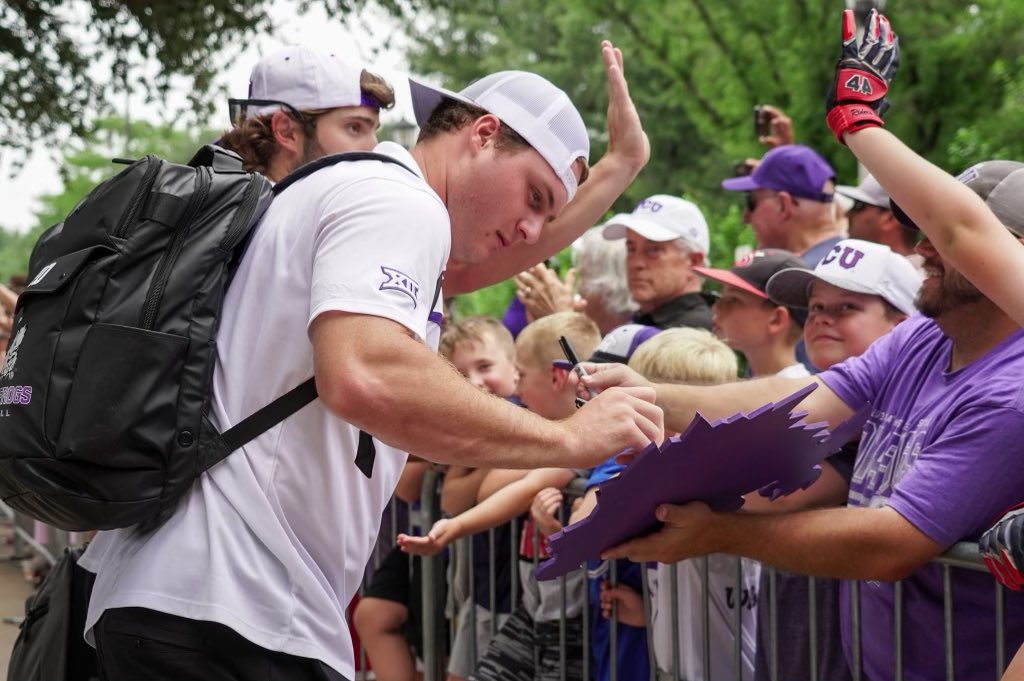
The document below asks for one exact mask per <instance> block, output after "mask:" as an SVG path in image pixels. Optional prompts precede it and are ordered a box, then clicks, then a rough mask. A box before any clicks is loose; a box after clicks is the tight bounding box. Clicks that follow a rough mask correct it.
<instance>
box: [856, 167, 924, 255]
mask: <svg viewBox="0 0 1024 681" xmlns="http://www.w3.org/2000/svg"><path fill="white" fill-rule="evenodd" d="M836 193H837V194H842V195H843V196H845V197H847V198H849V199H853V207H851V208H850V209H849V210H848V211H846V216H847V218H848V219H849V221H850V238H851V239H863V240H864V241H874V242H875V243H876V244H882V245H884V246H888V247H889V248H890V249H892V251H893V252H894V253H899V254H900V255H905V256H907V257H908V258H911V260H912V261H914V260H920V258H917V257H916V256H915V255H914V245H915V244H916V243H917V232H916V231H915V230H911V229H906V228H905V227H903V225H901V224H900V223H899V220H897V219H896V216H894V215H893V213H892V210H890V208H889V194H888V192H886V191H885V189H883V188H882V185H880V184H878V180H876V179H875V178H874V176H872V175H868V176H867V177H865V178H864V181H863V182H861V183H860V184H859V185H857V186H856V187H851V186H849V185H845V184H841V185H839V186H837V187H836Z"/></svg>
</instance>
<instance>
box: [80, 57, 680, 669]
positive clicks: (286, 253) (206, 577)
mask: <svg viewBox="0 0 1024 681" xmlns="http://www.w3.org/2000/svg"><path fill="white" fill-rule="evenodd" d="M603 48H604V49H603V52H604V58H605V63H606V66H607V68H608V70H609V74H610V75H611V76H612V77H615V76H618V77H619V78H621V61H620V59H621V57H620V56H619V55H618V54H617V53H616V51H615V50H614V48H613V47H612V46H611V45H610V44H608V43H605V45H604V46H603ZM620 85H621V86H622V87H623V88H624V81H623V82H621V83H620ZM413 95H414V97H413V99H414V104H415V109H416V114H417V119H418V121H419V123H420V125H421V127H422V131H421V134H420V139H419V141H418V142H417V144H416V146H415V147H414V148H413V149H412V150H411V151H407V150H405V149H403V148H402V147H400V146H398V145H397V144H394V143H391V142H384V143H381V144H379V145H377V146H376V147H375V151H376V152H377V154H379V155H380V156H379V157H378V158H374V159H367V160H358V161H349V162H344V163H333V164H331V163H329V162H323V163H321V164H320V166H319V167H318V169H317V170H316V171H315V172H309V173H308V174H306V175H305V176H303V177H302V178H301V179H299V180H297V181H295V180H293V181H292V184H291V185H290V186H288V187H287V188H286V189H285V190H284V191H282V192H281V193H279V194H278V195H277V197H276V198H275V200H274V202H273V204H272V205H271V206H270V208H269V209H268V210H267V212H266V213H265V215H264V217H263V218H262V221H261V223H260V224H259V226H258V228H257V229H256V230H255V232H254V236H253V238H252V241H251V242H250V244H249V247H248V249H247V251H246V253H245V256H244V258H243V259H242V261H241V263H240V264H239V267H238V270H237V272H236V274H235V278H234V279H233V281H232V285H231V287H230V288H229V290H228V293H227V299H226V300H225V305H224V313H223V316H222V318H221V327H220V330H219V332H218V335H217V355H218V361H217V365H216V368H215V371H214V377H213V395H212V410H211V411H212V413H211V418H212V419H213V420H214V422H215V424H216V425H217V427H219V428H220V429H222V430H223V429H226V428H229V427H231V426H233V425H235V424H237V423H239V422H240V421H241V420H242V419H243V418H244V417H246V416H248V415H249V414H251V413H252V412H253V411H255V410H256V409H257V408H259V407H261V406H263V405H265V404H267V403H269V402H271V401H272V400H273V399H275V398H276V397H278V396H279V395H282V394H284V393H285V392H287V391H289V390H290V389H291V388H293V387H294V386H296V385H299V384H301V383H303V382H304V381H306V380H307V379H308V378H310V377H311V376H315V378H316V389H317V393H318V395H319V399H318V400H314V401H313V402H312V403H310V404H308V405H306V406H305V407H303V408H302V409H300V410H299V411H298V412H296V413H295V414H294V415H293V416H291V417H289V418H287V419H285V420H284V421H282V422H281V423H280V424H279V425H277V426H275V427H274V428H272V429H270V430H269V431H267V432H266V433H264V434H263V435H260V436H259V437H257V438H255V439H254V440H252V441H251V442H249V443H248V444H246V445H245V446H243V447H242V448H240V449H239V450H238V451H236V452H234V453H233V454H232V455H231V456H230V457H228V458H227V459H225V460H224V461H223V462H221V463H220V464H218V465H217V466H214V467H213V468H211V469H210V470H209V471H207V472H206V473H204V474H203V475H202V476H201V477H199V478H197V481H196V483H195V484H194V486H193V487H192V489H191V490H190V491H189V493H188V494H186V495H185V496H184V497H183V499H182V501H181V502H180V504H179V506H178V508H177V510H176V511H175V513H174V515H172V516H171V517H170V518H169V519H168V520H167V522H166V523H164V524H163V525H161V526H160V527H158V528H156V529H155V530H153V531H151V532H149V533H147V534H143V533H140V532H138V531H136V530H135V529H134V528H128V529H124V530H115V531H111V532H102V533H100V534H99V535H97V537H96V539H95V540H94V541H93V543H92V544H91V545H90V547H89V550H88V552H87V553H86V554H85V556H84V557H83V559H82V561H83V562H84V563H86V564H87V565H86V567H87V568H88V569H90V570H92V571H94V572H96V583H95V588H94V590H93V593H92V599H91V601H90V604H89V614H88V618H87V623H86V627H87V635H88V636H89V637H90V638H93V637H94V638H95V642H96V644H97V653H98V657H99V665H100V669H101V672H100V673H101V678H103V679H107V680H115V679H116V680H120V679H137V678H146V679H221V678H224V679H228V678H230V679H236V678H247V679H248V678H282V679H289V680H291V679H332V680H336V679H344V678H348V679H351V678H354V654H353V651H352V647H351V639H350V637H349V635H348V626H347V623H346V620H345V608H346V606H347V605H348V604H349V602H350V600H351V598H352V596H353V594H354V593H355V591H356V589H357V588H358V585H359V582H360V580H361V578H362V574H363V570H364V567H365V565H366V561H367V559H368V557H369V553H370V550H371V547H372V546H373V542H374V539H375V537H376V535H377V531H378V527H379V523H380V518H381V513H382V511H383V509H384V506H385V505H386V504H387V502H388V499H389V498H390V497H391V494H392V492H393V491H394V488H395V484H396V481H397V479H398V476H399V473H400V472H401V470H402V468H403V466H404V464H405V461H406V454H405V452H414V453H415V454H416V455H418V456H421V457H424V458H427V459H430V460H433V461H439V462H447V463H453V464H458V465H462V466H484V467H505V468H536V467H546V466H552V467H572V468H587V467H590V466H592V465H594V464H596V463H597V462H599V461H602V460H604V459H607V458H608V457H609V456H611V455H612V454H614V453H615V452H617V451H620V450H622V449H626V448H634V449H642V448H643V447H645V446H646V445H647V444H648V443H649V441H651V440H655V441H660V440H661V439H662V437H663V428H662V422H661V411H660V409H658V408H657V407H656V406H655V405H654V404H653V397H654V395H653V392H652V391H650V390H647V389H640V390H633V389H625V390H612V391H608V392H606V393H605V394H603V395H599V396H597V397H596V398H594V399H593V400H591V401H590V402H589V403H588V404H587V405H586V406H584V407H583V408H582V409H580V410H579V411H577V412H576V413H575V414H574V415H573V416H572V417H571V418H569V419H565V420H563V421H558V422H555V421H548V420H545V419H542V418H540V417H537V416H535V415H531V414H529V413H526V412H525V411H524V410H522V409H519V408H517V407H514V406H512V405H511V404H510V403H507V402H506V401H504V400H495V399H493V398H491V397H489V396H487V395H485V394H484V393H482V392H480V391H479V390H477V389H476V388H474V387H473V386H471V385H470V384H469V383H468V382H466V381H465V380H464V379H463V378H462V377H461V376H460V375H459V374H458V372H456V371H455V370H454V369H453V368H452V367H451V365H449V364H447V363H445V362H444V361H443V360H442V359H440V358H439V357H438V356H437V354H436V348H437V342H438V336H439V326H438V324H439V322H440V320H441V299H442V296H441V291H440V283H441V274H442V272H443V270H444V268H445V265H446V263H447V262H448V261H449V259H452V260H454V261H457V262H465V263H471V264H480V263H483V262H485V261H487V259H488V258H490V257H492V256H493V255H494V254H496V253H499V252H501V251H502V250H504V249H507V248H509V247H511V246H512V245H513V244H516V243H518V242H527V243H531V242H536V241H537V239H538V237H539V235H540V233H541V231H542V229H543V228H544V226H545V224H546V223H547V222H548V221H549V220H550V219H551V218H553V217H554V216H555V215H557V214H558V213H559V211H561V210H562V208H564V207H565V205H566V203H568V202H569V201H570V200H571V199H572V197H573V195H574V194H575V193H576V189H577V187H578V185H579V184H580V183H581V182H582V181H583V180H584V179H585V178H586V175H587V156H588V152H589V141H588V137H587V130H586V127H585V126H584V124H583V120H582V118H581V117H580V115H579V113H578V112H577V111H576V109H575V108H574V106H573V104H572V102H570V100H569V98H568V97H567V96H566V94H565V93H564V92H563V91H562V90H560V89H558V88H557V87H555V86H554V85H553V84H551V83H550V82H548V81H547V80H545V79H543V78H541V77H540V76H537V75H535V74H532V73H527V72H521V71H509V72H502V73H496V74H492V75H490V76H487V77H485V78H483V79H481V80H479V81H477V82H476V83H474V84H472V85H470V86H469V87H467V88H466V89H464V90H462V91H461V92H458V93H455V92H449V91H446V90H442V89H439V88H431V87H428V86H426V85H423V84H419V83H416V84H414V90H413ZM307 168H309V166H307ZM253 291H258V292H259V295H253ZM453 422H458V423H459V424H460V427H459V428H458V429H452V428H450V427H449V424H451V423H453ZM467 432H468V433H472V434H473V436H472V437H471V438H467V437H466V436H465V433H467ZM168 653H173V654H168Z"/></svg>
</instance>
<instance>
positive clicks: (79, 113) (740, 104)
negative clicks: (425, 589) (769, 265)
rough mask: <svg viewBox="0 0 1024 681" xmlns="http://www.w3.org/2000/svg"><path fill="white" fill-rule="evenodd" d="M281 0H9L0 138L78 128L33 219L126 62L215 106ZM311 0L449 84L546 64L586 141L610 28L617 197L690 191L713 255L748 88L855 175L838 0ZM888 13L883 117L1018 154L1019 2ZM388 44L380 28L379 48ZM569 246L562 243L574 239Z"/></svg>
mask: <svg viewBox="0 0 1024 681" xmlns="http://www.w3.org/2000/svg"><path fill="white" fill-rule="evenodd" d="M270 4H271V0H242V1H229V0H206V1H204V2H197V1H196V0H182V1H180V2H173V3H170V2H167V3H153V2H138V1H136V0H71V1H67V0H6V2H4V3H3V4H0V147H6V148H15V149H17V148H22V149H24V148H27V147H28V146H29V145H30V144H33V143H36V142H37V141H38V140H40V139H42V140H53V139H61V138H63V137H66V136H67V135H68V132H69V131H70V132H71V133H73V136H74V139H75V141H73V142H72V143H71V144H70V145H69V146H68V150H67V153H68V154H69V155H67V156H66V161H65V164H64V166H65V173H66V177H65V180H66V181H67V182H68V185H67V187H66V189H65V191H64V192H62V193H61V194H60V195H57V196H53V197H47V199H46V200H45V201H44V208H43V213H44V215H42V216H41V218H40V224H41V225H43V224H47V223H48V221H52V220H53V219H56V218H58V217H59V216H62V215H63V214H65V213H66V212H67V210H68V209H70V207H71V206H72V205H74V203H75V201H77V198H78V197H79V196H81V194H82V193H84V191H85V190H86V189H87V188H88V187H90V186H91V184H92V183H94V182H96V181H98V179H99V178H100V176H101V175H102V174H103V170H104V169H106V170H108V171H109V170H110V168H109V167H108V166H106V161H105V160H101V159H105V158H106V153H105V150H106V149H110V148H113V147H115V146H116V144H115V142H114V141H111V140H107V141H106V142H105V141H104V135H111V134H115V133H114V131H113V130H112V129H111V130H107V131H106V132H104V130H103V128H102V125H98V126H97V129H96V130H95V132H90V131H89V128H90V125H91V123H92V121H91V119H90V115H92V116H95V115H97V114H96V113H95V112H96V111H101V110H102V106H100V104H102V103H103V102H104V101H105V100H106V99H107V98H108V97H109V95H110V94H111V93H112V92H113V91H115V90H117V89H118V87H120V86H121V85H120V84H122V83H123V82H124V81H125V80H126V74H128V71H127V69H128V68H129V67H130V65H132V64H140V63H147V64H154V63H155V65H156V68H157V76H156V78H155V79H153V80H152V81H147V82H145V83H135V84H133V85H134V86H135V87H141V88H145V89H146V91H147V92H149V93H151V94H152V95H153V96H158V95H160V94H161V93H162V92H165V91H166V89H167V87H168V86H169V84H170V80H171V78H172V77H173V76H183V77H184V78H185V80H186V82H187V83H189V84H190V86H191V89H190V91H189V92H190V95H189V97H190V101H189V105H190V107H191V109H192V110H193V111H194V112H196V117H197V118H198V117H201V116H202V115H204V113H207V112H208V108H206V107H207V106H208V97H209V95H210V93H209V89H210V87H209V86H210V82H211V80H210V79H211V76H212V73H211V71H210V69H211V68H212V64H214V63H215V60H213V59H211V56H212V55H214V54H215V53H217V52H219V51H221V50H223V49H226V50H227V51H231V50H238V49H239V48H240V46H241V45H242V44H243V43H244V41H243V38H244V37H246V36H248V35H253V34H255V33H256V32H258V31H264V30H270V29H272V27H271V26H270V25H269V19H268V18H267V12H266V10H267V9H268V7H269V6H270ZM312 6H322V7H324V8H325V9H326V11H327V13H328V14H329V15H330V16H332V17H335V18H337V19H339V20H345V21H365V20H367V19H366V18H367V17H369V16H371V15H372V13H384V14H386V15H388V16H390V17H391V18H392V19H394V20H396V22H397V24H398V25H399V27H400V31H396V34H395V35H398V34H399V33H405V34H406V35H408V36H409V40H408V44H409V45H411V47H410V48H409V54H408V55H407V57H408V61H409V63H410V64H411V65H412V67H411V70H412V71H413V72H415V73H418V74H426V75H434V76H436V77H439V78H440V79H441V80H442V81H443V82H444V83H445V84H446V85H448V86H452V87H455V88H460V87H462V86H464V85H465V84H466V83H468V82H470V81H472V80H473V79H475V78H478V77H480V76H482V75H484V74H486V73H489V72H492V71H497V70H502V69H509V68H525V69H530V70H533V71H536V72H538V73H541V74H543V75H545V76H547V77H548V78H550V79H551V80H552V81H553V82H555V83H557V84H558V85H560V86H561V87H563V88H564V89H565V90H566V91H567V92H568V93H569V95H570V96H571V97H572V98H573V100H574V101H575V102H576V104H577V106H578V108H579V109H580V111H581V112H583V114H584V117H585V119H586V121H587V123H588V125H589V126H590V128H591V130H592V131H593V152H592V159H593V160H596V159H597V158H598V157H599V156H600V155H601V153H603V151H604V147H605V144H606V138H605V137H604V134H603V131H604V120H603V117H604V108H605V106H606V101H607V100H606V95H605V83H604V71H603V68H602V64H601V60H600V50H599V43H600V40H601V39H602V38H609V39H611V40H613V41H614V42H615V44H616V45H617V46H619V47H620V48H622V50H623V52H624V54H625V60H626V75H627V77H628V79H629V81H630V87H631V93H632V95H633V98H634V100H635V101H636V104H637V108H638V109H639V111H640V114H641V116H642V118H643V120H644V124H645V128H646V130H647V132H648V135H649V136H650V139H651V146H652V157H651V162H650V164H649V165H648V166H647V168H646V169H645V170H644V171H643V173H641V175H640V177H639V178H638V179H637V181H636V182H635V183H634V184H633V186H631V187H630V188H629V190H628V191H627V192H626V193H625V195H624V196H623V197H621V198H620V199H619V200H618V202H617V203H616V205H615V210H625V211H628V210H630V209H631V208H632V206H633V204H635V203H636V202H637V201H638V200H640V199H642V198H644V197H645V196H648V195H650V194H654V193H674V194H678V195H683V196H686V197H687V198H690V199H692V200H694V201H696V202H697V203H698V204H699V205H701V206H702V208H703V209H704V211H705V214H706V216H707V218H708V223H709V224H710V226H711V241H712V245H711V254H710V255H711V259H712V261H713V263H714V264H715V265H718V266H727V265H729V264H730V263H731V261H732V258H733V253H734V252H735V248H736V246H737V245H739V244H742V243H749V242H750V241H751V236H750V232H749V230H746V229H745V228H744V227H743V225H742V224H741V221H740V218H741V213H740V209H739V201H738V200H737V199H738V197H737V196H736V195H734V194H731V193H729V192H725V191H723V190H721V189H720V187H719V182H720V181H721V180H722V179H723V178H725V177H727V176H729V175H731V173H732V168H733V166H734V165H735V163H736V162H737V161H739V160H741V159H744V158H747V157H757V156H760V155H761V154H762V153H763V152H764V149H763V147H761V146H760V145H759V144H758V142H757V140H756V138H755V136H754V133H753V129H752V114H751V108H752V107H753V106H754V105H755V104H758V103H770V104H774V105H776V106H779V107H781V108H782V109H784V110H785V111H786V112H787V113H788V114H789V115H790V116H791V117H792V119H793V122H794V128H795V133H796V138H797V141H799V142H802V143H806V144H809V145H810V146H813V147H815V148H817V149H819V150H820V151H821V152H822V153H823V154H824V155H825V156H826V157H827V158H828V159H829V160H830V161H831V162H832V163H833V165H834V166H835V167H836V169H837V172H838V174H839V178H840V181H841V182H845V183H852V182H854V181H855V180H856V178H855V172H856V164H855V161H854V159H853V157H852V155H850V154H849V153H848V152H847V151H846V150H845V149H844V148H843V147H841V146H840V145H838V144H836V143H835V141H834V140H833V139H832V137H831V134H830V133H829V131H828V129H827V127H826V126H825V124H824V120H823V119H824V116H823V111H822V100H823V97H824V93H825V92H826V91H827V89H828V86H829V83H830V81H831V78H832V71H833V65H834V62H835V59H836V57H837V56H838V52H839V45H838V42H839V40H838V38H839V30H840V28H839V26H840V12H841V10H842V9H843V7H844V3H842V2H839V0H834V1H833V2H830V3H821V2H809V1H808V0H776V1H775V2H770V3H769V2H763V0H726V1H725V2H718V3H713V2H710V1H709V0H680V1H679V2H674V3H664V2H655V1H654V0H571V1H570V0H518V1H517V2H514V3H511V2H502V1H501V0H445V1H444V2H441V0H296V1H295V7H296V10H297V11H300V12H301V11H304V10H305V9H308V8H310V7H312ZM886 14H887V15H888V16H889V18H890V19H891V20H892V22H893V25H894V27H895V29H896V31H897V33H898V34H899V35H900V40H901V45H902V55H903V65H902V68H901V71H900V73H899V74H898V75H897V78H896V82H895V84H894V86H893V91H892V94H891V99H892V102H893V107H892V109H891V111H890V112H889V114H888V115H887V121H888V125H889V126H890V128H891V129H892V130H893V131H894V132H895V133H896V134H897V135H899V136H900V137H901V139H903V140H904V141H905V142H906V143H907V144H908V145H910V146H911V147H912V148H913V149H915V150H917V151H918V152H919V153H921V154H923V155H924V156H926V157H927V158H928V159H930V160H931V161H933V162H935V163H936V164H938V165H939V166H941V167H943V168H945V169H946V170H948V171H950V172H954V173H955V172H958V171H959V170H961V169H962V168H964V167H965V166H967V165H969V164H971V163H974V162H976V161H980V160H984V159H986V158H993V157H1003V158H1016V159H1024V136H1022V135H1020V134H1019V132H1018V130H1019V127H1020V121H1021V118H1022V114H1024V56H1022V55H1024V2H1020V1H1019V0H1014V1H1013V2H1008V1H1006V0H976V1H974V2H969V3H964V2H961V1H960V0H925V1H921V0H918V1H916V2H911V1H910V0H889V1H888V3H887V4H886ZM83 27H85V28H84V30H83ZM390 45H391V38H385V39H384V41H383V43H382V46H381V49H385V48H387V47H388V46H390ZM96 63H100V64H104V65H105V64H108V63H109V64H110V69H109V70H103V73H102V77H100V76H97V75H95V74H96V73H97V70H96V69H92V71H90V69H89V66H90V65H91V64H96ZM108 71H109V77H108V75H107V74H108ZM129 80H130V79H129ZM104 120H106V119H104ZM116 125H117V124H116V123H115V124H114V127H116ZM122 125H123V122H122ZM154 129H159V128H154ZM167 132H168V134H170V131H169V130H168V131H167ZM178 134H183V133H178ZM62 136H63V137H62ZM140 137H145V135H141V136H140ZM133 138H134V136H133ZM153 141H154V142H157V141H158V140H153ZM105 145H106V146H105ZM139 153H141V151H140V152H139ZM90 154H92V156H90ZM72 169H73V170H72ZM18 238H19V237H17V235H10V234H0V267H2V268H6V267H7V266H8V265H7V264H6V263H5V261H4V260H3V257H4V256H3V255H2V254H3V253H7V252H8V251H9V250H10V248H11V244H12V243H13V242H16V241H17V240H18ZM560 257H561V259H562V261H563V263H567V260H568V256H567V254H562V255H561V256H560ZM563 268H564V264H563ZM3 271H4V272H6V271H8V270H6V269H4V270H3ZM511 292H512V287H511V285H510V284H508V283H506V284H502V285H498V286H496V287H491V288H489V289H485V290H483V291H480V292H477V293H476V294H474V295H473V296H469V297H468V298H467V299H466V300H464V301H461V303H460V305H461V307H460V309H461V310H472V311H473V312H482V313H491V314H500V313H501V311H502V310H503V309H504V306H505V304H506V303H507V300H508V298H509V297H510V295H511Z"/></svg>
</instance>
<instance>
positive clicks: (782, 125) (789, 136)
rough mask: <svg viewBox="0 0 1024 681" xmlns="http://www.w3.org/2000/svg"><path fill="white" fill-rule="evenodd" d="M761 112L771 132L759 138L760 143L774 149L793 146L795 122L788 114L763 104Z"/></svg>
mask: <svg viewBox="0 0 1024 681" xmlns="http://www.w3.org/2000/svg"><path fill="white" fill-rule="evenodd" d="M761 112H762V115H764V116H767V117H768V122H769V125H770V129H771V132H770V133H768V134H767V135H761V136H760V137H758V138H757V139H758V141H759V142H760V143H761V144H763V145H765V146H766V147H769V148H772V149H774V148H775V147H778V146H782V145H783V144H793V121H792V119H790V117H789V116H787V115H786V112H784V111H783V110H782V109H779V108H778V107H774V106H772V105H771V104H762V105H761ZM755 165H756V162H755ZM751 172H753V169H751Z"/></svg>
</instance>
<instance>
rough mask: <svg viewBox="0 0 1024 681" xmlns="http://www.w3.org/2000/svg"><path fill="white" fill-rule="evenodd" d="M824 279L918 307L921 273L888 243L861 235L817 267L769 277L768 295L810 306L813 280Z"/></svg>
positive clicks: (909, 308) (905, 309) (903, 308)
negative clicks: (809, 299) (915, 300)
mask: <svg viewBox="0 0 1024 681" xmlns="http://www.w3.org/2000/svg"><path fill="white" fill-rule="evenodd" d="M815 281H824V282H825V283H827V284H832V285H833V286H835V287H837V288H841V289H844V290H846V291H853V292H854V293H866V294H868V295H874V296H881V297H882V298H883V299H885V300H886V301H887V302H889V303H890V304H891V305H892V306H893V307H895V308H896V309H897V310H899V311H900V312H902V313H904V314H907V315H912V314H914V312H916V311H917V308H915V307H914V298H915V297H917V290H918V289H919V288H920V287H921V274H920V272H918V271H917V269H916V268H915V267H914V266H913V265H912V264H910V261H909V260H907V259H906V258H905V257H904V256H902V255H900V254H899V253H896V252H894V251H893V250H892V249H890V248H889V247H888V246H884V245H882V244H876V243H874V242H872V241H862V240H860V239H843V240H842V241H840V242H839V243H837V244H836V245H835V246H833V247H832V250H831V251H829V253H828V255H826V256H825V257H824V258H822V259H821V262H819V263H818V265H817V267H815V268H814V269H813V270H809V269H804V268H790V269H785V270H782V271H781V272H777V273H775V275H774V276H773V277H772V278H771V279H769V280H768V286H767V289H766V290H767V293H768V297H769V298H771V299H772V300H774V301H775V302H776V303H779V304H781V305H789V306H793V307H807V301H808V298H809V297H810V292H811V284H812V283H814V282H815Z"/></svg>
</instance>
